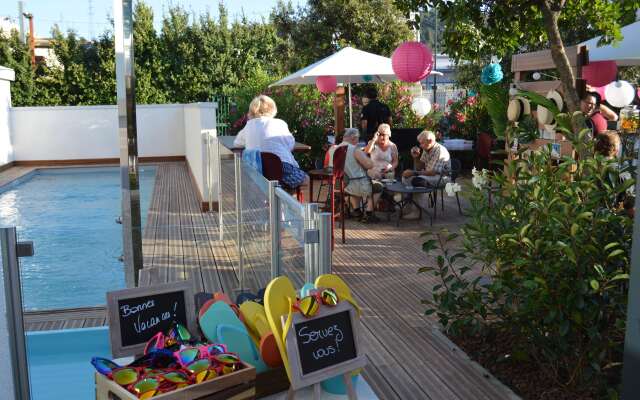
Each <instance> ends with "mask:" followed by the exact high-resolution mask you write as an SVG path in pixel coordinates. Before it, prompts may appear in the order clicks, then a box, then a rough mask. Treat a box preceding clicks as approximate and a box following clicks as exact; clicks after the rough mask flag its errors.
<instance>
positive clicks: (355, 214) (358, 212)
mask: <svg viewBox="0 0 640 400" xmlns="http://www.w3.org/2000/svg"><path fill="white" fill-rule="evenodd" d="M349 215H350V216H351V218H355V219H360V218H362V210H360V209H355V210H353V211H351V213H350V214H349Z"/></svg>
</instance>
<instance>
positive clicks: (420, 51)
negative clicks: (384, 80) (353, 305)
mask: <svg viewBox="0 0 640 400" xmlns="http://www.w3.org/2000/svg"><path fill="white" fill-rule="evenodd" d="M391 67H392V68H393V72H394V73H395V74H396V76H397V77H398V78H400V80H402V81H405V82H419V81H421V80H422V79H424V78H425V77H426V76H427V75H429V73H430V72H431V67H433V53H432V52H431V50H429V48H428V47H427V46H425V45H424V44H422V43H420V42H404V43H402V44H401V45H400V46H398V48H397V49H396V50H395V51H394V52H393V55H392V56H391Z"/></svg>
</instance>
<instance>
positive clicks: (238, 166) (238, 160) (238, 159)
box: [233, 152, 244, 292]
mask: <svg viewBox="0 0 640 400" xmlns="http://www.w3.org/2000/svg"><path fill="white" fill-rule="evenodd" d="M233 161H234V173H235V178H236V222H237V228H238V230H237V234H236V244H237V246H238V284H239V288H238V290H239V291H241V292H242V291H244V255H243V254H242V246H243V243H242V239H243V237H242V227H243V220H242V156H241V155H240V154H239V153H237V152H234V153H233Z"/></svg>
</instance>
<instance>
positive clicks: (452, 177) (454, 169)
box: [434, 158, 462, 215]
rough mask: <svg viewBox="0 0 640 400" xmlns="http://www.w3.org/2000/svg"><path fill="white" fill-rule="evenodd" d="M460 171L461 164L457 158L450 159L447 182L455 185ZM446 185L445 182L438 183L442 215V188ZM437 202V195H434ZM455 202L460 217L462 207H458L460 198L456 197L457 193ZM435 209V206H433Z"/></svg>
mask: <svg viewBox="0 0 640 400" xmlns="http://www.w3.org/2000/svg"><path fill="white" fill-rule="evenodd" d="M460 171H462V162H460V160H458V159H457V158H452V159H451V170H450V171H449V174H448V176H449V180H448V182H451V183H456V179H457V178H458V176H460ZM446 185H447V182H445V181H444V180H442V179H441V180H440V181H439V182H438V190H440V204H441V208H442V212H443V213H444V188H445V186H446ZM437 201H438V195H437V194H436V203H437ZM456 202H457V203H458V212H459V213H460V215H462V207H460V197H458V193H457V192H456ZM434 207H437V204H436V205H435V206H434Z"/></svg>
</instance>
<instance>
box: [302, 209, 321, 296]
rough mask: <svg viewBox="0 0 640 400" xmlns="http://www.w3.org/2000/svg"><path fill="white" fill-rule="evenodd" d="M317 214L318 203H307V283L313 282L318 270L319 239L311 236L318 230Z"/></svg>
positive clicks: (305, 242) (305, 268) (305, 211)
mask: <svg viewBox="0 0 640 400" xmlns="http://www.w3.org/2000/svg"><path fill="white" fill-rule="evenodd" d="M316 214H318V205H317V204H314V203H307V204H305V207H304V230H305V234H304V280H305V283H307V282H313V281H314V280H315V278H316V272H317V270H318V241H317V239H316V238H310V237H311V236H313V235H310V233H311V232H314V231H315V232H317V229H318V227H317V223H316Z"/></svg>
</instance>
